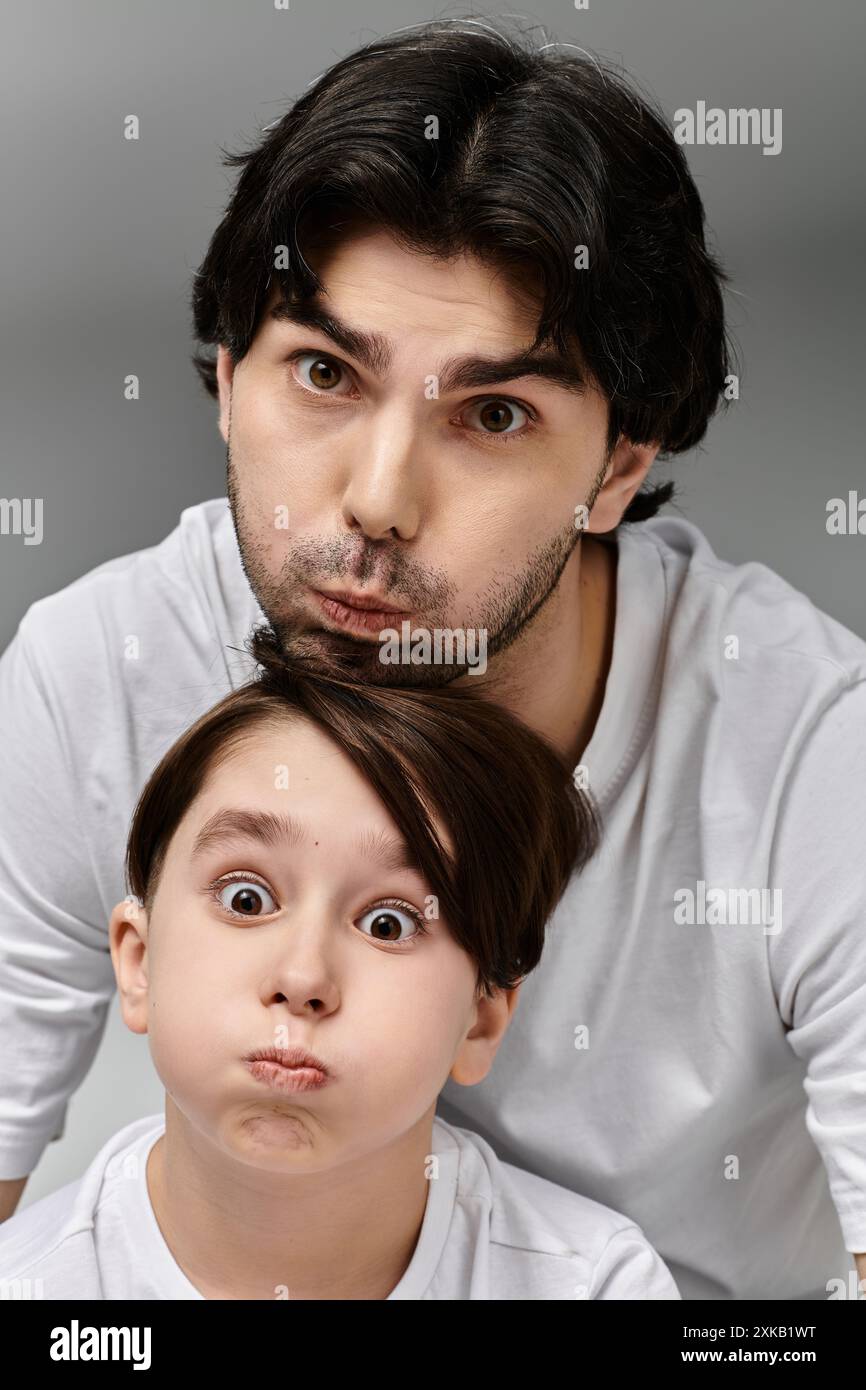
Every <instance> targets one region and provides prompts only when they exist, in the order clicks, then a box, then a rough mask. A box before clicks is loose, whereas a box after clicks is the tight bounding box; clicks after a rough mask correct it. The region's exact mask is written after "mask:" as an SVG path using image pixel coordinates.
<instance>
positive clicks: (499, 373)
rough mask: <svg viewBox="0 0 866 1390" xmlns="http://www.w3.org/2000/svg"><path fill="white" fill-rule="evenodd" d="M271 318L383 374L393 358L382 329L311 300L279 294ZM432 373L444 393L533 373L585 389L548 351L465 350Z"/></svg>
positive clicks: (576, 370)
mask: <svg viewBox="0 0 866 1390" xmlns="http://www.w3.org/2000/svg"><path fill="white" fill-rule="evenodd" d="M271 318H272V319H275V320H276V321H277V322H280V323H294V324H297V325H298V326H299V327H301V328H314V329H316V330H317V331H318V332H319V333H322V334H323V335H324V336H325V337H326V338H330V339H331V342H332V343H336V345H337V347H339V348H342V350H343V352H346V353H348V355H349V356H350V357H354V358H355V359H356V361H358V362H360V363H361V365H362V366H363V367H366V369H367V371H369V372H372V373H373V374H374V375H375V376H386V375H387V373H388V370H389V368H390V366H391V363H392V362H393V360H394V345H393V343H391V342H390V340H389V339H388V338H385V337H384V336H383V335H382V334H381V333H369V332H365V331H364V330H363V329H360V328H352V327H351V325H350V324H347V323H344V322H343V321H342V320H341V319H339V318H337V316H336V314H331V313H328V311H327V310H326V309H324V308H322V306H321V305H320V304H317V303H316V302H315V301H314V300H306V301H304V302H303V303H299V304H285V303H283V301H282V300H280V301H278V303H277V304H275V305H274V307H273V309H272V310H271ZM435 375H438V377H439V390H440V391H441V392H442V393H443V394H445V395H448V394H449V393H450V392H451V391H464V390H466V389H468V388H473V387H479V386H495V385H496V384H497V383H498V382H500V381H516V380H519V379H520V378H522V377H538V378H540V379H541V380H543V381H547V382H550V383H551V384H552V385H553V386H559V387H561V388H562V389H563V390H565V391H571V392H573V393H575V394H576V395H579V396H582V395H585V394H586V376H585V374H584V372H583V371H582V370H581V368H580V367H579V366H578V364H577V363H576V362H572V361H569V359H568V358H565V357H561V356H559V354H557V353H551V352H529V351H522V352H517V353H514V354H512V355H511V356H510V357H505V358H493V357H475V356H472V355H469V354H467V355H465V356H463V357H452V358H450V359H449V360H448V361H447V362H446V363H444V364H443V366H442V367H441V368H440V370H439V371H438V373H435Z"/></svg>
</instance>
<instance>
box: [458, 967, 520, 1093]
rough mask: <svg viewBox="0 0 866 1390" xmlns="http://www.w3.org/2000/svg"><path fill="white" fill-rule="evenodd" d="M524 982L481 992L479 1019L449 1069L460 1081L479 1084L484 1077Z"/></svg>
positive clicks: (465, 1084) (476, 1006)
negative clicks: (487, 993) (488, 992)
mask: <svg viewBox="0 0 866 1390" xmlns="http://www.w3.org/2000/svg"><path fill="white" fill-rule="evenodd" d="M522 983H523V981H522V980H521V981H520V982H519V983H518V984H516V985H515V986H514V988H513V989H496V990H494V991H493V994H492V995H486V994H479V995H478V997H477V999H476V1001H475V1021H474V1022H473V1024H472V1026H471V1027H470V1028H469V1030H468V1032H467V1033H466V1036H465V1037H464V1039H463V1041H462V1043H461V1044H460V1047H459V1048H458V1050H457V1056H456V1057H455V1058H454V1064H453V1066H452V1068H451V1070H450V1072H449V1073H448V1075H449V1077H450V1078H451V1080H453V1081H456V1082H457V1083H458V1085H460V1086H475V1085H477V1084H478V1082H479V1081H483V1080H484V1078H485V1076H486V1075H487V1073H488V1072H489V1070H490V1068H491V1067H492V1065H493V1059H494V1057H495V1056H496V1053H497V1050H498V1048H499V1044H500V1043H501V1042H502V1039H503V1038H504V1037H505V1034H506V1031H507V1029H508V1025H509V1024H510V1022H511V1017H512V1014H513V1013H514V1008H515V1005H516V1004H517V996H518V994H519V993H520V986H521V984H522Z"/></svg>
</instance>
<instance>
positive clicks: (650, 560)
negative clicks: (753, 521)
mask: <svg viewBox="0 0 866 1390" xmlns="http://www.w3.org/2000/svg"><path fill="white" fill-rule="evenodd" d="M621 544H624V545H625V547H626V548H627V553H628V556H629V558H630V563H631V565H632V570H633V572H635V573H640V571H641V568H642V566H653V565H655V566H656V567H658V566H660V567H661V570H662V572H663V576H664V587H665V594H666V597H665V603H666V614H665V631H664V644H663V652H662V654H661V662H662V673H661V674H662V682H661V698H660V709H659V713H660V717H661V719H664V717H665V715H666V714H669V715H670V716H671V719H672V721H673V723H674V725H679V727H681V724H682V713H683V711H682V701H683V699H684V698H685V699H687V700H688V706H689V708H690V709H692V710H694V711H695V712H696V713H697V714H699V716H700V718H701V721H702V726H703V727H704V728H705V730H706V732H707V739H708V740H709V738H710V735H712V737H713V738H714V739H715V740H716V741H717V742H718V743H719V745H720V746H724V748H725V750H726V757H730V758H733V759H734V760H737V759H739V760H740V761H741V762H742V761H745V762H747V763H748V765H749V767H750V768H752V769H755V768H758V767H761V766H764V767H765V768H766V769H767V770H768V771H769V770H771V769H772V768H773V767H775V766H776V765H777V764H776V760H777V759H781V760H782V761H783V763H785V765H787V763H788V762H789V761H791V760H792V759H793V758H794V757H795V756H796V755H797V753H798V750H799V748H800V747H801V745H802V744H803V742H804V741H805V740H806V739H807V738H808V737H809V736H810V734H811V732H812V730H813V728H814V727H815V725H816V723H818V722H819V721H820V720H821V719H822V718H823V716H824V715H825V714H828V713H829V712H830V711H833V710H835V711H836V713H837V714H838V712H839V711H840V710H842V709H843V707H844V710H843V713H844V712H845V711H848V710H850V715H849V721H850V720H856V719H857V718H859V715H860V712H861V711H862V709H863V707H864V702H866V642H864V640H863V639H862V638H861V637H859V636H858V635H857V634H856V633H854V632H851V631H850V630H849V629H848V628H846V627H844V626H843V624H842V623H840V622H837V621H836V619H835V618H832V617H831V616H830V615H829V614H828V613H825V612H823V610H822V609H820V608H818V607H817V606H816V605H815V604H814V603H813V602H812V600H811V599H810V598H809V597H808V595H806V594H804V593H802V592H801V591H800V590H799V589H796V588H795V587H794V586H793V585H792V584H790V583H789V582H788V581H787V580H786V579H783V578H782V576H781V575H779V574H777V573H776V572H775V571H774V570H771V569H770V568H768V566H766V565H764V564H761V563H760V562H758V561H753V560H750V561H747V562H745V563H742V564H731V563H729V562H728V561H725V560H723V559H721V558H720V557H719V556H718V555H716V553H715V551H714V550H713V548H712V546H711V545H710V543H709V541H708V540H707V537H706V536H705V535H704V534H703V532H702V531H700V530H699V529H698V527H697V526H695V525H694V524H693V523H691V522H688V521H684V520H681V519H679V518H672V517H653V518H651V519H650V520H649V521H647V522H644V523H641V524H640V525H638V526H636V527H634V528H628V534H627V535H626V537H625V538H621ZM684 685H685V686H687V687H688V689H687V693H686V695H685V696H684V695H683V693H682V690H683V686H684ZM840 697H847V698H843V699H841V700H840ZM834 717H835V716H834ZM832 722H833V719H832V718H831V719H830V720H829V721H828V723H832ZM838 732H839V734H842V726H841V722H839V724H838Z"/></svg>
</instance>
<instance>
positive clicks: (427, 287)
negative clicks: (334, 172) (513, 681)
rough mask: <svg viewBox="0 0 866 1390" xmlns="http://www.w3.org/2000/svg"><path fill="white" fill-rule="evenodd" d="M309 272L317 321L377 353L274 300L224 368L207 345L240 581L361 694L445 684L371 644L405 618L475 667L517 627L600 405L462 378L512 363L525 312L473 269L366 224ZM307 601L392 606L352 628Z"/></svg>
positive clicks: (298, 647)
mask: <svg viewBox="0 0 866 1390" xmlns="http://www.w3.org/2000/svg"><path fill="white" fill-rule="evenodd" d="M308 260H309V261H310V263H311V264H312V265H313V266H314V268H315V270H316V271H317V273H318V275H319V276H320V278H321V280H322V283H323V284H324V286H325V291H326V293H325V295H324V296H322V297H320V299H319V301H318V303H319V307H320V308H321V309H322V310H323V311H324V312H325V313H327V314H329V315H330V316H331V317H332V319H334V320H335V321H336V322H337V323H338V325H339V326H340V327H341V328H347V329H350V330H353V331H354V332H355V333H357V334H364V335H376V337H377V338H378V339H380V340H382V342H381V346H382V348H383V350H382V351H380V352H379V354H378V357H377V356H375V354H372V353H371V352H370V351H369V350H368V351H367V352H366V353H365V352H363V351H362V350H361V346H360V344H359V343H358V342H357V341H347V340H346V339H345V338H342V341H340V342H339V343H338V341H337V339H338V337H341V335H340V334H339V331H338V333H337V335H336V336H335V335H334V334H333V333H331V334H329V333H328V332H326V331H323V329H322V328H321V327H310V326H306V325H301V324H299V323H297V322H293V321H291V320H289V319H286V318H276V317H273V315H272V312H271V311H272V309H273V307H274V306H275V305H277V304H279V303H280V299H279V293H278V287H275V288H274V290H273V292H272V295H271V299H270V301H269V304H268V306H267V308H266V310H265V313H264V314H263V316H262V320H261V323H260V327H259V329H258V331H257V334H256V336H255V339H254V341H253V344H252V346H251V349H250V351H249V353H248V354H247V356H246V357H245V358H244V359H243V360H242V361H241V362H240V363H239V364H238V365H237V367H236V368H235V369H234V372H233V374H232V368H231V361H230V359H229V357H228V354H227V353H226V352H225V350H224V349H222V348H221V349H220V356H219V363H218V376H219V381H220V394H221V407H222V413H221V419H220V427H221V430H222V433H223V437H224V438H225V439H226V442H227V445H228V470H229V478H228V492H229V498H230V501H231V506H232V514H233V517H234V522H235V527H236V531H237V535H238V542H239V545H240V549H241V554H242V557H243V562H244V567H245V570H246V573H247V576H248V578H249V580H250V583H251V585H252V588H253V590H254V592H255V594H256V597H257V599H258V601H259V603H260V605H261V607H262V610H263V611H264V613H265V615H266V616H267V618H268V619H269V621H270V622H271V624H272V625H273V626H274V628H275V629H276V631H277V632H278V634H279V635H280V637H281V638H282V640H283V642H284V644H285V646H286V648H287V649H288V651H289V652H290V654H292V655H295V656H296V657H298V658H300V659H302V660H304V661H305V662H308V663H310V664H311V665H312V666H313V667H319V668H320V669H326V670H331V671H333V670H335V669H339V666H340V665H341V664H343V665H348V666H349V667H350V669H351V670H352V673H353V674H354V675H355V676H357V677H359V678H360V679H362V680H368V681H371V682H375V683H381V684H396V683H401V682H407V683H411V684H415V685H422V684H423V685H441V684H445V683H446V682H448V681H450V680H452V679H454V678H455V677H456V676H461V675H463V674H464V673H465V671H466V669H467V668H466V666H465V665H464V666H462V667H459V666H454V665H447V664H444V663H443V664H439V665H436V664H433V663H431V664H430V665H428V666H425V667H423V668H419V666H417V665H414V666H408V667H405V666H403V667H401V666H399V665H394V664H390V665H389V664H383V663H382V662H381V661H380V660H379V652H380V649H381V644H380V640H379V637H378V634H379V632H380V631H382V630H383V629H386V628H390V629H394V630H396V631H397V632H401V631H402V627H401V625H402V623H403V622H404V621H405V620H407V619H408V620H409V622H410V623H411V631H415V630H417V629H419V628H423V629H426V630H427V631H435V630H436V629H440V630H454V629H457V630H462V631H464V632H466V631H467V630H470V631H474V632H475V633H476V634H477V633H480V632H484V633H485V641H486V651H487V658H488V660H489V659H490V658H491V657H493V656H495V654H496V653H497V652H498V651H501V650H503V649H505V648H507V647H508V646H510V645H511V643H513V642H514V641H515V639H516V638H517V637H518V636H520V634H521V633H522V632H524V631H525V630H527V629H528V627H530V625H531V623H532V621H533V619H534V617H535V615H536V613H538V612H539V610H540V609H541V608H542V606H544V605H546V604H547V602H548V600H549V599H550V598H551V595H552V594H554V593H555V590H556V587H557V585H558V583H559V580H560V578H561V576H562V574H563V571H564V569H565V567H566V565H567V564H568V563H569V558H570V557H571V556H572V552H573V550H574V547H575V544H576V541H577V539H578V538H579V535H580V531H579V529H578V527H577V526H576V524H575V508H576V507H578V506H579V504H582V503H586V502H587V500H588V498H590V494H591V493H592V492H593V488H594V485H595V484H596V481H597V480H598V479H599V478H600V476H601V475H602V474H603V472H604V467H605V442H606V430H607V405H606V402H605V400H604V398H603V397H602V396H601V394H600V393H599V392H598V391H597V390H596V389H595V388H593V387H592V386H591V385H586V386H585V387H583V388H580V387H579V386H578V387H577V388H576V389H575V388H569V386H567V385H565V384H563V383H561V382H555V381H552V380H549V379H545V378H544V377H543V376H538V375H534V374H533V375H521V376H519V377H518V376H517V375H516V374H515V373H514V372H512V373H510V374H509V373H507V371H504V372H500V371H499V370H498V368H495V367H494V369H493V370H492V371H487V373H486V375H485V376H484V378H483V380H482V382H481V384H480V385H479V384H478V376H477V374H475V375H471V374H470V373H468V372H467V371H466V370H465V366H466V364H467V363H468V364H473V365H475V364H477V363H478V362H479V361H482V360H484V361H486V360H488V359H494V361H496V362H501V361H504V360H506V359H509V358H512V357H513V356H514V355H515V354H517V353H520V352H521V351H525V350H526V349H527V348H528V347H529V345H530V344H531V342H532V341H533V338H534V336H535V330H536V324H537V313H538V310H537V305H536V303H535V302H534V301H530V300H529V299H524V298H522V297H518V295H517V293H516V291H515V288H514V286H513V284H508V283H506V279H505V277H504V276H503V275H501V274H497V273H495V272H494V271H492V270H491V269H489V268H487V267H486V266H485V265H484V264H483V263H481V262H480V261H478V260H476V259H474V258H467V257H461V258H459V259H454V260H450V261H433V260H431V259H427V258H424V257H423V256H421V255H420V254H416V253H413V252H410V251H406V250H403V249H401V248H400V247H399V246H398V245H397V244H396V242H394V241H393V240H392V238H391V237H390V236H389V235H388V234H387V233H385V232H384V231H382V230H373V231H367V232H363V233H356V234H354V235H353V236H351V237H349V238H347V239H345V240H344V241H343V242H342V243H341V244H339V245H337V246H336V247H331V248H330V249H328V250H323V251H321V252H320V254H319V255H318V256H316V255H314V254H313V253H309V254H308ZM455 362H459V363H460V364H461V365H462V366H463V367H464V372H463V375H462V377H460V378H459V379H456V380H455V379H454V366H453V364H455ZM467 379H468V381H469V384H466V383H467ZM618 519H619V518H618V517H614V518H612V519H610V520H608V522H607V524H606V525H603V526H602V527H601V528H600V529H608V528H609V527H610V526H612V525H615V524H616V522H617V521H618ZM578 556H579V551H578V552H577V554H576V555H575V556H574V557H573V560H572V563H574V564H576V563H577V559H578ZM322 591H326V592H329V593H330V594H332V595H333V594H335V593H337V592H338V591H339V592H342V593H343V594H346V593H348V594H349V595H350V596H351V595H354V596H358V595H360V596H361V597H364V596H369V597H370V598H372V599H373V600H375V601H381V602H383V603H385V604H386V605H391V606H392V607H393V608H395V609H397V610H398V611H396V612H393V613H390V614H383V613H381V612H377V611H374V612H372V613H370V614H368V616H367V619H366V620H364V619H361V618H360V617H359V616H358V614H357V612H355V613H354V614H353V613H351V612H350V611H349V610H346V609H345V608H342V607H341V606H340V605H338V604H335V603H334V602H333V600H332V601H331V602H330V603H328V602H327V601H326V600H323V599H322V597H321V594H322ZM474 640H476V641H477V640H478V639H477V637H476V638H475V639H474Z"/></svg>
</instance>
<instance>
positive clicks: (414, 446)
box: [342, 408, 425, 540]
mask: <svg viewBox="0 0 866 1390" xmlns="http://www.w3.org/2000/svg"><path fill="white" fill-rule="evenodd" d="M424 486H425V480H424V469H423V466H422V462H421V445H420V439H419V430H418V422H417V420H413V419H412V418H410V412H409V410H408V408H407V409H404V410H402V411H398V410H396V409H390V410H384V409H383V410H382V412H381V414H380V416H379V418H378V419H376V420H375V421H373V422H371V420H370V417H369V416H368V418H367V421H366V422H365V425H364V427H363V433H362V434H361V436H360V437H359V439H358V440H357V445H356V447H355V452H354V454H353V457H352V460H351V463H350V466H349V479H348V482H347V485H346V488H345V491H344V494H343V499H342V508H343V517H344V520H345V522H346V524H347V525H348V526H352V525H357V526H359V527H360V528H361V530H362V531H363V532H364V534H365V535H367V536H369V537H370V539H371V540H382V539H384V538H385V537H387V536H395V537H396V538H398V539H400V540H412V539H413V538H414V537H415V536H416V535H417V533H418V529H419V526H420V524H421V517H422V513H423V505H424V496H423V493H424Z"/></svg>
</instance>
